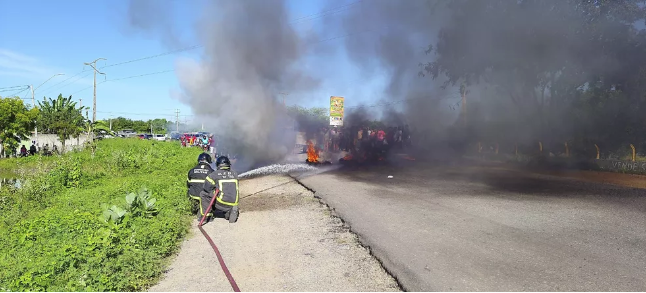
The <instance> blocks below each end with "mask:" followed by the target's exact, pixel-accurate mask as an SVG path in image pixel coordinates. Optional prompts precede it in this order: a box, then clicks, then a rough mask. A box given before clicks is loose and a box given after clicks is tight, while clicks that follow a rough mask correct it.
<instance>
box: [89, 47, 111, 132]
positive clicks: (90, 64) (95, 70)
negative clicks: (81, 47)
mask: <svg viewBox="0 0 646 293" xmlns="http://www.w3.org/2000/svg"><path fill="white" fill-rule="evenodd" d="M99 60H107V59H105V58H97V59H96V60H94V61H92V62H88V63H83V64H85V65H89V66H91V67H92V69H94V100H93V101H92V123H94V122H96V74H97V72H98V73H99V74H103V75H104V76H105V73H103V72H101V71H99V70H98V69H96V62H97V61H99Z"/></svg>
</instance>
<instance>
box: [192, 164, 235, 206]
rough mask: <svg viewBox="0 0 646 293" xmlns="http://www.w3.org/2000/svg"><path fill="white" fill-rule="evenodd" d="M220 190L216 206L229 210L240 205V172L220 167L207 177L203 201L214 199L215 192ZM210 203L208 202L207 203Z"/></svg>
mask: <svg viewBox="0 0 646 293" xmlns="http://www.w3.org/2000/svg"><path fill="white" fill-rule="evenodd" d="M216 190H219V191H220V193H219V194H218V196H217V198H216V200H215V201H216V202H215V206H216V207H217V208H218V209H221V210H227V209H229V208H231V207H234V206H237V205H238V196H239V194H238V190H239V188H238V174H237V173H236V172H235V171H231V170H229V169H218V170H215V171H213V173H211V174H209V176H207V177H206V181H205V182H204V190H202V194H201V196H202V201H203V202H204V200H205V199H212V198H213V195H214V192H215V191H216ZM207 204H208V203H207Z"/></svg>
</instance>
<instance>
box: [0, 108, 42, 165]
mask: <svg viewBox="0 0 646 293" xmlns="http://www.w3.org/2000/svg"><path fill="white" fill-rule="evenodd" d="M37 117H38V109H35V108H31V109H29V108H28V107H27V106H26V105H25V104H24V103H23V102H22V100H21V99H20V98H17V97H16V98H2V97H0V143H2V151H3V152H5V153H6V150H15V149H16V148H17V147H18V142H19V141H21V140H25V139H28V138H29V135H30V133H31V131H32V130H33V129H34V126H35V125H36V119H37Z"/></svg>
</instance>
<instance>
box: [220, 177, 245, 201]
mask: <svg viewBox="0 0 646 293" xmlns="http://www.w3.org/2000/svg"><path fill="white" fill-rule="evenodd" d="M234 182H235V184H236V191H239V190H240V189H239V188H238V180H237V179H221V180H218V183H219V185H220V186H218V188H219V189H220V194H219V195H218V197H217V198H216V200H217V201H218V202H219V203H221V204H224V205H228V206H236V205H238V199H239V197H238V194H236V202H234V203H230V202H224V201H222V196H224V193H223V192H222V183H234Z"/></svg>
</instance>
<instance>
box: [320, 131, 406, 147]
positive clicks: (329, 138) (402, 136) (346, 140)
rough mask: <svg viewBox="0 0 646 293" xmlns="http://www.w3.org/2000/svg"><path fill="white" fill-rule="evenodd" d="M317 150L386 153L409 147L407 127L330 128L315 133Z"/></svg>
mask: <svg viewBox="0 0 646 293" xmlns="http://www.w3.org/2000/svg"><path fill="white" fill-rule="evenodd" d="M315 139H316V142H317V148H318V149H319V150H324V151H326V152H339V151H346V152H356V151H362V150H365V151H367V150H375V151H378V152H387V151H389V150H392V149H404V148H406V147H409V146H411V135H410V129H409V127H408V125H404V126H390V127H369V126H350V127H330V128H327V127H326V128H321V129H320V130H319V131H318V132H317V133H316V138H315Z"/></svg>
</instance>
